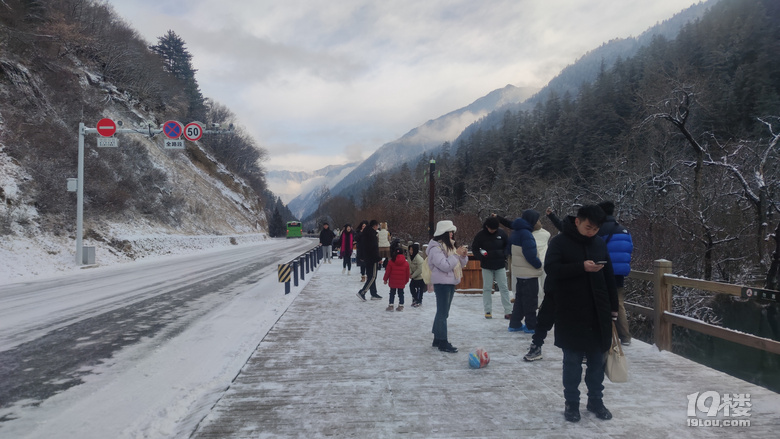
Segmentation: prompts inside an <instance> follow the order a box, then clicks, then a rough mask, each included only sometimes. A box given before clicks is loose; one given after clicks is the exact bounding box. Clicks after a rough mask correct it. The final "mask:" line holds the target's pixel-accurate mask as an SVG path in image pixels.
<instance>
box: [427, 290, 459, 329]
mask: <svg viewBox="0 0 780 439" xmlns="http://www.w3.org/2000/svg"><path fill="white" fill-rule="evenodd" d="M433 292H434V293H436V316H435V317H434V318H433V329H432V330H431V332H433V338H435V339H437V340H447V318H448V317H449V316H450V305H452V298H453V297H455V285H446V284H433Z"/></svg>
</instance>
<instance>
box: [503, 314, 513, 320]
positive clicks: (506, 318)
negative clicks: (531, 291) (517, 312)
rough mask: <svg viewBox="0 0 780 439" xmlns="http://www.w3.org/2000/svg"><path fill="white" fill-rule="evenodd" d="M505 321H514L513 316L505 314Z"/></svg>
mask: <svg viewBox="0 0 780 439" xmlns="http://www.w3.org/2000/svg"><path fill="white" fill-rule="evenodd" d="M504 320H512V314H504Z"/></svg>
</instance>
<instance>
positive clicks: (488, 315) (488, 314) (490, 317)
mask: <svg viewBox="0 0 780 439" xmlns="http://www.w3.org/2000/svg"><path fill="white" fill-rule="evenodd" d="M485 318H486V319H492V318H493V314H491V313H489V312H486V313H485Z"/></svg>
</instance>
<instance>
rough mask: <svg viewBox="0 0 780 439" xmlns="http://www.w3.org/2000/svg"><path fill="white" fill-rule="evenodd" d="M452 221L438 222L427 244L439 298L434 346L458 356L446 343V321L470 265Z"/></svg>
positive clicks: (429, 261) (433, 282) (434, 283)
mask: <svg viewBox="0 0 780 439" xmlns="http://www.w3.org/2000/svg"><path fill="white" fill-rule="evenodd" d="M456 230H458V229H457V227H455V225H454V224H453V223H452V221H449V220H445V221H439V222H438V223H437V224H436V231H435V232H434V233H433V239H431V241H430V242H429V243H428V250H427V253H428V260H427V261H426V263H427V264H429V267H430V268H431V283H432V284H433V291H434V293H435V294H436V316H435V317H434V318H433V329H432V331H431V332H433V346H434V347H438V348H439V350H440V351H442V352H449V353H455V352H458V349H457V348H456V347H455V346H453V345H452V344H451V343H450V342H449V341H448V340H447V318H448V317H449V315H450V305H452V298H453V297H454V296H455V285H457V284H459V283H460V280H461V278H462V277H463V267H465V266H466V264H467V263H468V262H469V258H468V251H467V249H466V246H461V247H459V248H456V247H455V231H456Z"/></svg>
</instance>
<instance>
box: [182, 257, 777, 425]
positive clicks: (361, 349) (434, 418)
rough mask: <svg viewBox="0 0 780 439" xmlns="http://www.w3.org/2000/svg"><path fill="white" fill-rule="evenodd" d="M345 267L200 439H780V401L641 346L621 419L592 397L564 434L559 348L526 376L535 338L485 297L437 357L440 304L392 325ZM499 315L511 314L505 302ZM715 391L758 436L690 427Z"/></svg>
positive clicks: (618, 407)
mask: <svg viewBox="0 0 780 439" xmlns="http://www.w3.org/2000/svg"><path fill="white" fill-rule="evenodd" d="M340 264H341V261H339V260H334V263H333V264H331V265H327V264H326V265H322V266H320V268H319V270H318V271H317V272H316V274H315V275H314V277H313V278H312V279H311V280H310V281H309V284H308V285H307V286H306V287H305V288H304V289H303V291H302V292H301V293H300V295H299V296H298V297H297V298H296V300H295V301H294V302H293V304H292V305H291V306H290V308H289V309H288V310H287V311H286V313H285V314H284V315H283V316H282V317H281V319H280V320H279V321H278V322H277V323H276V325H275V326H274V327H273V328H272V329H271V331H270V332H269V333H268V335H267V336H266V337H265V339H264V340H263V341H262V342H261V343H260V345H259V346H258V349H257V351H256V352H255V353H254V355H253V356H252V357H251V358H250V360H249V361H248V362H247V364H246V365H245V366H244V368H243V370H242V372H241V373H240V374H239V375H238V376H237V377H236V379H235V381H234V383H233V384H232V386H231V387H230V388H229V389H228V391H227V392H226V393H225V395H224V396H223V397H222V398H221V400H220V401H219V402H218V404H217V405H216V406H215V407H214V408H213V409H212V411H211V412H210V414H209V415H208V416H207V417H206V418H205V419H204V420H203V421H202V422H201V424H200V426H199V427H198V429H197V431H196V432H195V433H194V435H193V437H195V438H226V437H233V438H235V437H242V438H243V437H246V438H259V437H307V438H310V437H339V438H341V437H360V438H394V437H421V438H462V437H491V438H492V437H514V438H517V437H521V438H534V437H542V438H551V437H554V438H588V437H593V438H596V437H598V438H603V437H610V438H666V437H674V438H710V437H712V438H714V437H725V436H726V435H730V436H731V437H737V436H736V435H737V434H739V435H741V436H743V437H750V438H770V437H771V438H776V437H777V431H780V395H778V394H776V393H774V392H771V391H769V390H766V389H764V388H762V387H758V386H755V385H753V384H750V383H747V382H745V381H742V380H739V379H737V378H733V377H731V376H729V375H726V374H723V373H720V372H717V371H715V370H712V369H709V368H707V367H704V366H701V365H699V364H696V363H694V362H691V361H688V360H685V359H683V358H681V357H678V356H676V355H673V354H670V353H659V352H658V351H657V350H656V349H655V348H654V347H652V346H649V345H647V344H645V343H642V342H640V341H635V342H634V343H633V344H632V345H631V346H629V347H627V348H626V349H625V350H626V355H627V356H628V359H629V368H630V369H629V370H630V377H629V382H628V383H624V384H613V383H611V382H609V381H608V380H605V386H606V389H605V391H604V395H605V396H604V402H605V405H606V406H607V407H608V408H609V409H610V410H611V411H612V413H613V415H614V418H613V419H612V420H610V421H602V420H599V419H597V418H595V416H594V415H593V414H591V413H589V412H587V411H586V410H585V408H584V405H585V404H584V403H585V398H586V396H585V385H584V383H583V384H582V385H581V387H580V390H581V391H582V392H583V402H582V407H581V411H582V420H581V421H580V422H579V423H576V424H572V423H569V422H566V421H565V420H564V419H563V391H562V385H561V351H560V349H558V348H556V347H554V346H553V344H552V340H550V339H548V343H547V344H545V346H544V359H543V360H541V361H536V362H533V363H529V362H525V361H523V355H524V354H525V352H526V350H527V348H528V345H529V343H530V336H529V335H527V334H521V333H509V332H507V329H506V328H507V321H506V320H503V319H493V320H486V319H485V318H483V316H482V298H481V295H463V294H456V297H455V300H454V301H453V304H452V310H451V313H450V318H449V331H450V341H451V342H452V343H453V344H454V345H455V346H457V347H458V348H459V350H460V352H458V353H457V354H447V353H442V352H439V351H438V350H437V349H434V348H431V340H432V335H431V333H430V328H431V323H432V321H433V315H434V313H435V308H436V304H435V299H434V297H433V295H432V294H431V295H428V294H426V297H425V299H424V304H423V306H422V307H421V308H418V309H414V308H411V307H410V306H409V305H410V304H411V299H410V297H409V291H408V287H407V289H406V302H407V303H406V305H407V307H406V310H405V311H403V312H387V311H385V308H386V306H387V297H388V294H387V293H388V291H389V290H388V287H387V286H385V285H379V284H378V286H379V294H380V295H382V296H383V298H384V299H383V300H381V301H368V302H361V301H360V300H359V299H358V298H357V297H356V296H355V293H356V292H357V290H358V288H359V286H360V283H359V281H358V280H359V276H356V275H355V274H354V270H353V274H352V275H351V276H346V275H342V274H341V265H340ZM381 273H383V272H380V274H381ZM281 291H282V288H281V287H280V292H281ZM396 303H397V299H396ZM493 310H494V312H493V314H494V315H501V314H502V312H501V310H500V298H499V296H498V294H494V296H493ZM479 346H482V347H484V348H486V349H487V351H488V352H489V353H490V356H491V362H490V365H489V366H487V367H486V368H484V369H477V370H473V369H469V367H468V361H467V355H468V352H469V351H471V350H473V349H475V348H476V347H479ZM710 390H713V391H715V392H717V393H718V394H720V395H722V394H724V393H729V394H746V393H749V394H750V398H751V399H750V402H751V403H752V409H751V411H750V414H751V416H750V418H733V417H732V418H726V419H749V420H750V422H751V425H750V426H749V427H738V428H735V427H732V428H726V429H725V431H724V428H716V427H698V428H697V427H688V426H687V425H686V423H687V420H688V417H687V408H688V398H687V395H689V394H692V393H695V392H705V391H710ZM720 415H722V412H721V413H720ZM699 417H700V418H701V419H702V420H703V419H705V418H706V417H705V416H704V415H703V414H700V415H699ZM719 417H720V418H723V416H719Z"/></svg>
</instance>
